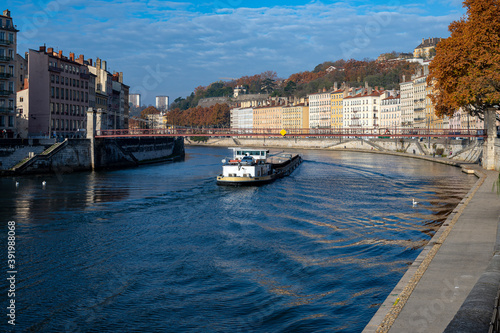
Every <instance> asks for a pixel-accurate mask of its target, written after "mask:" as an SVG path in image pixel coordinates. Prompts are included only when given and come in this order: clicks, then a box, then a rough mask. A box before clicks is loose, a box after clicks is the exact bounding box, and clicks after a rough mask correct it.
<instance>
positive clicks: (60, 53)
mask: <svg viewBox="0 0 500 333" xmlns="http://www.w3.org/2000/svg"><path fill="white" fill-rule="evenodd" d="M59 58H61V59H62V50H59Z"/></svg>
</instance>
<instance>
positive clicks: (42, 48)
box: [40, 45, 45, 53]
mask: <svg viewBox="0 0 500 333" xmlns="http://www.w3.org/2000/svg"><path fill="white" fill-rule="evenodd" d="M40 52H43V53H45V45H44V46H40Z"/></svg>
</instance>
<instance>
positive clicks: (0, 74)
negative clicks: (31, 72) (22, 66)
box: [0, 73, 12, 79]
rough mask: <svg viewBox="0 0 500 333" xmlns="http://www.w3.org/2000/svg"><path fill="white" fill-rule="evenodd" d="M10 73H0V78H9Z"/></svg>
mask: <svg viewBox="0 0 500 333" xmlns="http://www.w3.org/2000/svg"><path fill="white" fill-rule="evenodd" d="M11 77H12V74H10V73H0V79H10V78H11Z"/></svg>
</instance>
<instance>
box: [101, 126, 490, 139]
mask: <svg viewBox="0 0 500 333" xmlns="http://www.w3.org/2000/svg"><path fill="white" fill-rule="evenodd" d="M285 130H286V134H285V135H286V136H288V137H303V138H308V137H353V138H354V137H374V138H381V139H384V138H408V137H419V138H420V137H453V138H457V137H458V138H482V137H486V131H485V130H483V129H480V130H477V129H462V130H457V129H449V130H443V129H439V130H436V129H422V128H394V129H390V128H373V129H367V128H359V129H358V128H354V129H353V128H343V129H288V130H287V129H285ZM153 136H182V137H193V136H209V137H281V136H282V134H281V133H280V130H278V129H231V128H203V129H197V128H174V129H116V130H100V131H97V133H96V137H98V138H118V137H153Z"/></svg>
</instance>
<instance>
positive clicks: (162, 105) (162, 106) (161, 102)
mask: <svg viewBox="0 0 500 333" xmlns="http://www.w3.org/2000/svg"><path fill="white" fill-rule="evenodd" d="M156 108H157V109H158V111H160V112H165V111H168V96H156Z"/></svg>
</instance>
